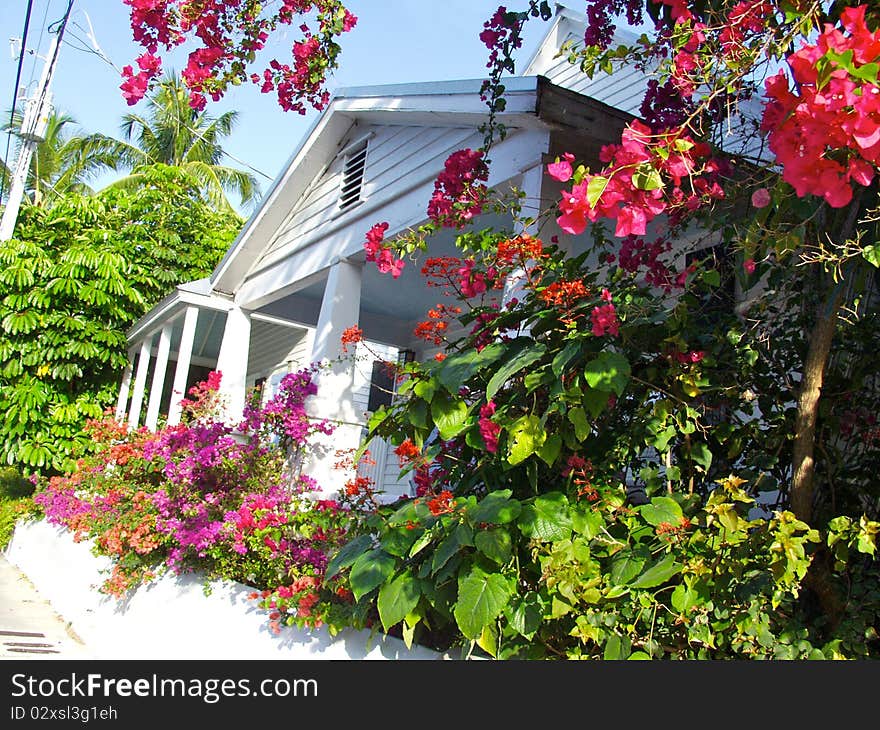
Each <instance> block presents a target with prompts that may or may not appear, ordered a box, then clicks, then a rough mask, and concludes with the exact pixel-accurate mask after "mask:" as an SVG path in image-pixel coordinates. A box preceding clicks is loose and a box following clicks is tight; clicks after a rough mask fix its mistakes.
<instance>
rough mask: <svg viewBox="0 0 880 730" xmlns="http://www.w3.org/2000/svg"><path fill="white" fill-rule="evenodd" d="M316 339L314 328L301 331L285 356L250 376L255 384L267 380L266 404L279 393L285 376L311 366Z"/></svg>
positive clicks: (264, 390) (264, 389)
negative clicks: (259, 380) (313, 344)
mask: <svg viewBox="0 0 880 730" xmlns="http://www.w3.org/2000/svg"><path fill="white" fill-rule="evenodd" d="M291 331H294V330H291ZM314 337H315V330H314V328H313V327H309V328H308V329H303V330H300V331H299V337H298V339H297V340H296V342H295V343H294V344H293V346H292V347H290V348H289V349H288V350H287V351H286V352H285V353H284V355H283V356H281V357H279V358H276V359H275V361H274V363H273V364H272V365H271V366H269V367H268V368H266V367H264V369H263V370H260V371H254V372H253V374H252V375H251V376H249V381H250V382H253V381H254V380H255V379H256V378H261V377H262V378H266V382H265V384H264V385H263V402H264V403H265V402H266V401H268V400H269V399H270V398H272V397H273V396H274V395H275V394H276V393H277V392H278V386H279V384H280V383H281V379H282V378H283V377H284V376H285V375H287V374H288V373H295V372H296V371H297V370H302V369H303V368H305V367H308V366H309V358H310V356H311V354H312V343H313V341H314ZM252 347H253V345H252ZM282 349H284V348H282Z"/></svg>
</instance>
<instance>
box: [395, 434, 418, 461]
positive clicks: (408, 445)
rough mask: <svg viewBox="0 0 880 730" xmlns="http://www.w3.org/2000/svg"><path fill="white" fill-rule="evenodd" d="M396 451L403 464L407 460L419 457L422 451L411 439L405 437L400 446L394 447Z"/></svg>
mask: <svg viewBox="0 0 880 730" xmlns="http://www.w3.org/2000/svg"><path fill="white" fill-rule="evenodd" d="M394 453H395V454H397V459H398V461H399V462H400V465H401V466H403V465H404V464H405V463H406V462H408V461H412V460H414V459H415V458H417V457H418V456H419V455H420V454H421V453H422V452H421V450H420V449H419V447H418V446H416V445H415V444H414V443H413V442H412V441H411V440H410V439H405V440H404V442H403V443H402V444H400V446H398V447H397V448H396V449H394Z"/></svg>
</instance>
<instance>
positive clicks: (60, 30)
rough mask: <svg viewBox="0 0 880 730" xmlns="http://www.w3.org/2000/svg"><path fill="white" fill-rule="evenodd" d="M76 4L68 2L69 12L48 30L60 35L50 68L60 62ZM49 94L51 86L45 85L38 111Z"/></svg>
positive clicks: (50, 61)
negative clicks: (59, 54) (68, 26)
mask: <svg viewBox="0 0 880 730" xmlns="http://www.w3.org/2000/svg"><path fill="white" fill-rule="evenodd" d="M74 2H75V0H68V2H67V10H65V11H64V17H63V18H61V20H56V21H55V22H54V23H52V24H51V25H50V26H49V28H48V31H49V32H50V33H58V40H57V42H56V43H55V49H54V50H53V52H52V58H51V59H50V60H49V68H54V66H55V62H56V61H57V60H58V53H59V52H60V51H61V39H62V38H63V37H64V29H65V28H66V27H67V20H68V18H70V13H71V11H72V10H73V3H74ZM56 27H57V30H54V28H56ZM48 93H49V85H48V84H45V85H44V86H43V87H42V88H41V89H40V96H39V100H38V101H37V104H36V108H37V109H42V108H43V102H44V101H45V100H46V94H48Z"/></svg>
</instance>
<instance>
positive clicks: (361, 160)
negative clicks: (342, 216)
mask: <svg viewBox="0 0 880 730" xmlns="http://www.w3.org/2000/svg"><path fill="white" fill-rule="evenodd" d="M366 165H367V140H366V139H365V140H363V141H361V142H358V143H356V144H355V145H354V146H353V147H351V148H350V149H349V150H348V152H347V153H346V155H345V165H344V167H343V168H342V186H341V187H340V190H339V210H341V211H342V210H348V209H349V208H353V207H354V206H356V205H357V204H358V203H359V202H360V201H361V189H362V187H363V183H364V168H365V167H366Z"/></svg>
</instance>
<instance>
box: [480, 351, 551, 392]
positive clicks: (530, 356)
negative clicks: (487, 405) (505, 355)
mask: <svg viewBox="0 0 880 730" xmlns="http://www.w3.org/2000/svg"><path fill="white" fill-rule="evenodd" d="M546 351H547V348H546V347H544V345H540V344H533V345H531V346H530V347H528V348H525V349H522V350H520V351H519V352H517V353H516V354H515V355H514V356H513V357H511V358H510V359H508V360H506V361H505V362H504V364H503V365H502V366H501V367H500V368H498V369H497V370H496V371H495V374H494V375H493V376H492V377H491V379H490V380H489V384H488V385H487V386H486V400H492V396H494V395H495V393H497V392H498V389H499V388H500V387H501V386H502V385H504V383H506V382H507V381H508V380H509V379H510V378H511V377H512V376H513V375H516V373H518V372H519V371H520V370H523V369H524V368H527V367H528V366H529V365H531V364H532V363H535V362H537V361H538V360H540V359H541V358H542V357H544V353H545V352H546Z"/></svg>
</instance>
